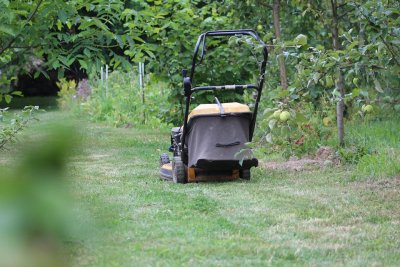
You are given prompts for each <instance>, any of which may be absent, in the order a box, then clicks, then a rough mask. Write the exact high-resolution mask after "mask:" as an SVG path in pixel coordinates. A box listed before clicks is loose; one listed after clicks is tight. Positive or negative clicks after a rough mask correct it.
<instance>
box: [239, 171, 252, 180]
mask: <svg viewBox="0 0 400 267" xmlns="http://www.w3.org/2000/svg"><path fill="white" fill-rule="evenodd" d="M239 176H240V178H242V179H244V180H250V178H251V173H250V169H245V170H240V173H239Z"/></svg>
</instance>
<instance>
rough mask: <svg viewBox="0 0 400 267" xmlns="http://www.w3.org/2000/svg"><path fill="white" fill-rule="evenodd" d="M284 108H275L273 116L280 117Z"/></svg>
mask: <svg viewBox="0 0 400 267" xmlns="http://www.w3.org/2000/svg"><path fill="white" fill-rule="evenodd" d="M281 113H282V110H280V109H278V110H275V112H274V114H272V117H274V118H275V119H279V116H280V115H281Z"/></svg>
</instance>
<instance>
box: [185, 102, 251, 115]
mask: <svg viewBox="0 0 400 267" xmlns="http://www.w3.org/2000/svg"><path fill="white" fill-rule="evenodd" d="M222 107H223V108H224V111H225V113H247V112H250V108H249V106H247V105H245V104H240V103H237V102H232V103H222ZM212 114H220V109H219V106H218V105H217V104H200V105H198V106H197V107H195V108H194V109H193V110H192V112H190V114H189V119H190V118H191V117H193V116H197V115H212Z"/></svg>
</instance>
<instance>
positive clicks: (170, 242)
mask: <svg viewBox="0 0 400 267" xmlns="http://www.w3.org/2000/svg"><path fill="white" fill-rule="evenodd" d="M41 118H42V120H41V121H40V122H39V123H37V124H35V125H33V126H32V127H31V128H30V129H29V130H28V131H27V132H25V133H24V135H23V136H22V137H21V138H20V139H21V141H23V140H25V141H26V140H33V139H34V138H35V136H36V135H40V134H43V133H45V132H46V130H47V129H48V127H50V126H49V125H51V124H50V122H51V121H64V120H66V118H65V114H63V113H60V112H48V113H47V114H44V115H42V116H41ZM79 125H80V127H79V128H80V129H81V132H80V133H76V134H77V135H79V136H81V138H80V140H81V144H82V150H80V153H79V154H78V155H75V156H74V157H72V158H71V159H70V162H69V165H68V166H69V168H68V174H69V177H70V185H71V187H72V191H73V192H74V195H75V197H76V199H77V200H78V201H79V205H78V206H77V207H76V209H81V210H86V214H87V215H85V216H84V215H81V216H80V217H79V218H76V221H77V222H80V223H82V224H85V222H86V223H88V224H89V222H92V221H94V222H95V223H94V224H95V225H96V226H95V227H94V226H93V227H92V228H91V229H92V230H91V231H90V232H91V235H89V236H88V237H85V238H84V239H82V240H81V241H80V242H74V243H68V244H67V245H66V246H67V249H68V251H69V253H70V261H71V262H72V264H73V265H75V266H181V265H186V266H188V265H189V266H248V265H253V266H287V265H291V266H310V265H311V266H321V265H325V266H332V265H334V266H396V265H398V263H399V262H400V206H399V203H400V176H399V171H398V169H395V170H384V171H381V172H379V170H378V169H377V171H376V174H377V175H376V176H371V173H370V172H368V171H366V172H363V171H364V170H366V169H367V165H368V161H367V160H365V162H364V161H360V163H359V165H356V166H343V167H337V168H325V169H320V170H314V171H303V172H287V171H269V170H265V169H262V168H257V169H254V170H253V172H252V175H253V177H252V180H250V181H248V182H247V181H237V182H226V183H198V184H186V185H181V184H173V183H170V182H165V181H162V180H160V179H159V176H158V171H159V170H158V158H159V154H160V153H161V152H163V151H165V150H166V149H167V148H168V145H169V130H168V129H167V128H160V129H135V128H131V129H125V128H119V129H117V128H110V127H108V126H106V125H103V124H94V123H89V122H86V121H85V120H81V121H80V124H79ZM397 126H398V124H397ZM392 127H393V125H392V124H391V123H386V122H377V123H376V124H374V125H373V126H371V127H369V128H367V127H366V128H365V131H367V132H370V133H371V135H369V137H368V138H367V140H366V142H367V143H368V146H370V147H372V148H373V147H376V149H377V150H379V151H388V149H393V151H395V152H394V153H397V155H398V152H399V142H398V136H397V137H396V135H398V134H397V133H398V131H397V132H396V131H392V130H390V129H391V128H392ZM357 132H358V131H356V128H355V127H354V132H353V130H351V131H349V135H348V137H349V138H359V137H357V136H356V133H357ZM374 136H376V138H374ZM360 138H364V137H360ZM385 140H387V141H385ZM382 146H385V147H384V148H383V147H382ZM380 155H382V154H376V157H377V158H378V159H380ZM4 158H6V156H4V155H2V157H1V159H2V160H4ZM396 160H397V159H396ZM0 162H1V161H0ZM3 162H4V161H3ZM5 162H7V161H5ZM397 162H398V160H397ZM362 164H364V165H365V166H364V165H362ZM363 166H364V167H363Z"/></svg>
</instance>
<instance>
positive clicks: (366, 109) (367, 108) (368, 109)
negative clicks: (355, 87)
mask: <svg viewBox="0 0 400 267" xmlns="http://www.w3.org/2000/svg"><path fill="white" fill-rule="evenodd" d="M361 110H362V112H364V113H371V112H372V111H373V110H374V108H373V107H372V106H371V105H362V107H361Z"/></svg>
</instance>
